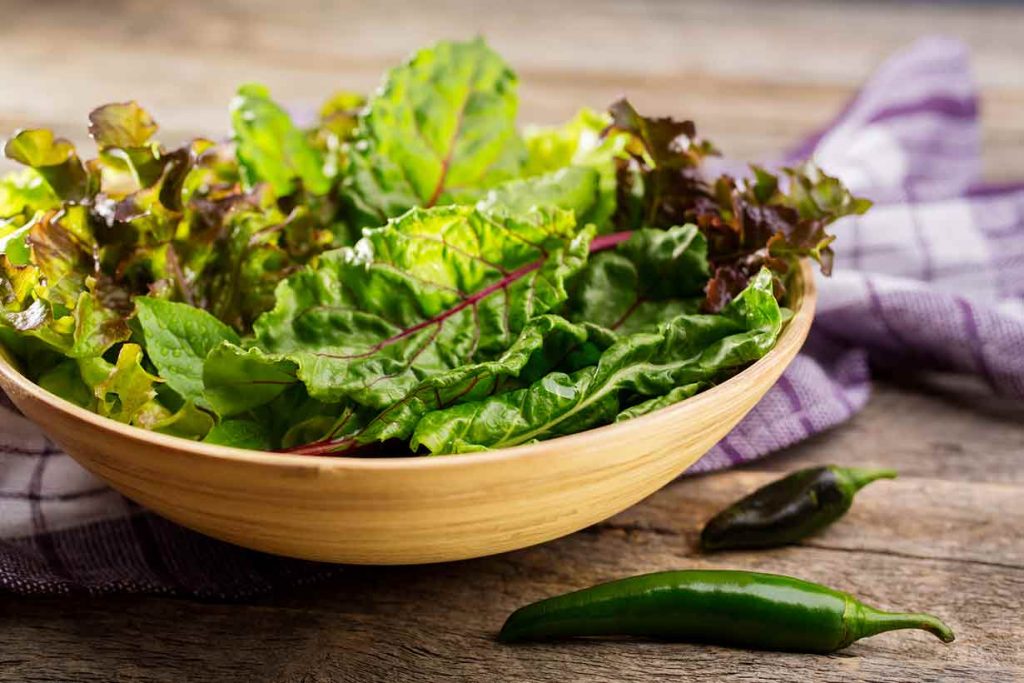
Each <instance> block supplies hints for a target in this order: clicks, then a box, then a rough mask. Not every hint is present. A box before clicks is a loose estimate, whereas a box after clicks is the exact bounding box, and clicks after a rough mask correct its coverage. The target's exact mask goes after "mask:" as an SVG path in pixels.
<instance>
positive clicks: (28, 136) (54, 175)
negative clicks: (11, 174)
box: [4, 128, 89, 201]
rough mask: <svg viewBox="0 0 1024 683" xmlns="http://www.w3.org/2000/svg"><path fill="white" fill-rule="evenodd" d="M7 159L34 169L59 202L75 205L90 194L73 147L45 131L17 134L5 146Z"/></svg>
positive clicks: (21, 131)
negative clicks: (66, 201) (60, 200)
mask: <svg viewBox="0 0 1024 683" xmlns="http://www.w3.org/2000/svg"><path fill="white" fill-rule="evenodd" d="M4 154H5V155H6V156H7V158H8V159H13V160H14V161H17V162H18V163H21V164H25V165H26V166H29V167H31V168H33V169H35V170H36V171H37V172H38V173H39V175H41V176H42V177H43V178H45V179H46V182H47V184H49V186H50V188H51V189H52V190H53V192H54V193H55V194H56V195H57V197H59V198H60V199H67V200H72V201H77V200H81V199H84V198H85V197H86V196H87V194H88V192H89V177H88V175H87V174H86V171H85V166H83V165H82V160H81V159H79V158H78V153H77V152H76V151H75V146H74V145H73V144H71V142H69V141H68V140H65V139H64V138H57V137H54V135H53V131H50V130H47V129H45V128H36V129H32V130H20V131H18V132H17V133H15V134H14V137H12V138H11V139H10V140H8V141H7V144H6V145H4Z"/></svg>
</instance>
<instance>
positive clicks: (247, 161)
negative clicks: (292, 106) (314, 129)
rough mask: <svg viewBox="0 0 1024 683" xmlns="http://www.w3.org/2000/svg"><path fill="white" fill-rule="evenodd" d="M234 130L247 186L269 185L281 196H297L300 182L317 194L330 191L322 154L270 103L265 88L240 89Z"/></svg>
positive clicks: (234, 110)
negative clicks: (297, 186)
mask: <svg viewBox="0 0 1024 683" xmlns="http://www.w3.org/2000/svg"><path fill="white" fill-rule="evenodd" d="M231 126H232V129H233V130H234V140H235V145H236V154H237V155H238V163H239V165H240V167H241V171H242V180H243V181H244V182H245V183H246V185H247V186H249V187H252V186H253V185H255V184H256V183H258V182H265V183H268V184H269V185H270V186H271V187H272V188H273V190H274V192H275V193H276V194H277V195H278V196H285V195H289V194H291V193H292V192H294V191H295V190H296V184H297V182H301V183H302V185H303V187H305V188H306V189H307V190H309V191H310V192H312V193H313V194H325V193H326V192H327V191H328V190H329V189H330V186H331V181H330V179H329V178H328V177H327V175H326V174H325V173H324V159H323V157H322V156H321V154H320V152H319V151H318V150H317V149H316V148H315V147H313V146H312V145H311V144H310V142H309V139H308V138H307V137H306V135H305V134H303V133H302V131H300V130H299V129H298V128H296V127H295V124H294V123H292V120H291V117H290V116H288V112H286V111H285V110H284V109H282V108H281V107H280V105H278V104H277V103H275V102H274V101H273V100H272V99H270V91H268V90H267V89H266V88H265V87H264V86H262V85H256V84H249V85H243V86H242V87H241V88H239V89H238V94H237V95H236V96H235V99H234V100H232V101H231Z"/></svg>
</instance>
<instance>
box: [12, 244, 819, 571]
mask: <svg viewBox="0 0 1024 683" xmlns="http://www.w3.org/2000/svg"><path fill="white" fill-rule="evenodd" d="M792 290H793V294H794V295H793V297H792V298H793V301H791V302H790V306H791V307H792V308H793V309H794V310H795V312H796V314H795V316H794V317H793V319H792V320H791V321H790V322H789V324H788V325H787V326H786V328H785V329H784V330H783V332H782V335H781V336H780V338H779V341H778V344H777V345H776V347H775V348H774V349H773V350H772V351H771V352H770V353H768V355H766V356H765V357H764V358H762V359H761V360H759V361H758V362H756V363H754V364H753V365H751V366H750V367H749V368H747V369H746V370H744V371H743V372H741V373H739V374H738V375H736V376H735V377H733V378H731V379H729V380H728V381H726V382H723V383H722V384H720V385H718V386H716V387H714V388H712V389H710V390H708V391H705V392H704V393H702V394H699V395H697V396H695V397H693V398H690V399H687V400H685V401H683V402H681V403H678V404H676V405H673V406H669V407H668V408H664V409H662V410H659V411H657V412H655V413H652V414H650V415H646V416H644V417H639V418H636V419H633V420H629V421H628V422H623V423H620V424H615V425H610V426H607V427H600V428H597V429H591V430H589V431H586V432H582V433H579V434H573V435H571V436H563V437H559V438H556V439H551V440H550V441H544V442H541V443H537V444H532V445H528V446H519V447H516V448H508V449H501V450H496V451H491V452H487V453H477V454H466V455H449V456H441V457H419V458H410V457H403V458H373V459H359V458H345V457H329V456H308V455H288V454H280V453H264V452H259V451H248V450H242V449H236V448H228V447H224V446H213V445H208V444H203V443H197V442H194V441H188V440H185V439H179V438H176V437H171V436H165V435H162V434H157V433H154V432H148V431H145V430H143V429H138V428H135V427H129V426H126V425H123V424H121V423H119V422H115V421H114V420H110V419H107V418H104V417H100V416H99V415H96V414H94V413H91V412H89V411H87V410H83V409H82V408H79V407H77V406H75V405H73V404H71V403H69V402H67V401H64V400H63V399H60V398H58V397H56V396H54V395H53V394H50V393H49V392H47V391H45V390H43V389H41V388H40V387H38V386H37V385H35V384H34V383H32V382H31V381H29V380H28V379H26V378H25V377H24V376H22V375H21V374H20V373H19V372H18V371H17V370H16V369H15V368H14V366H13V365H12V364H11V363H10V360H9V359H8V358H7V357H6V354H3V355H4V359H3V360H2V361H0V387H3V389H4V391H6V392H7V394H8V395H9V396H10V397H11V400H13V401H14V403H15V405H17V406H18V408H20V409H21V411H22V412H23V413H25V415H27V416H28V417H29V418H30V419H32V420H33V421H35V422H37V423H38V424H39V425H40V426H41V427H42V428H43V430H44V431H45V432H46V433H47V434H48V435H49V436H50V437H51V438H52V439H53V441H55V442H56V443H57V444H58V445H59V446H60V447H61V448H63V449H64V450H65V451H67V452H68V453H69V454H70V455H71V456H72V457H73V458H75V459H76V460H77V461H78V462H79V463H81V464H82V465H83V466H84V467H85V468H86V469H88V470H90V471H91V472H93V473H94V474H96V475H97V476H99V477H101V478H102V479H104V480H106V481H107V482H108V483H109V484H110V485H111V486H113V487H114V488H115V489H117V490H118V491H120V492H121V493H123V494H124V495H126V496H127V497H129V498H131V499H132V500H134V501H136V502H138V503H139V504H141V505H143V506H145V507H147V508H149V509H151V510H153V511H155V512H157V513H159V514H160V515H163V516H164V517H167V518H168V519H171V520H174V521H175V522H178V523H179V524H183V525H185V526H187V527H190V528H192V529H195V530H197V531H200V532H202V533H204V534H209V535H210V536H214V537H216V538H220V539H223V540H225V541H230V542H232V543H237V544H238V545H242V546H246V547H249V548H255V549H258V550H264V551H267V552H271V553H277V554H280V555H290V556H293V557H301V558H307V559H313V560H326V561H330V562H349V563H360V564H406V563H417V562H440V561H445V560H458V559H465V558H471V557H480V556H483V555H490V554H492V553H500V552H504V551H507V550H515V549H517V548H523V547H526V546H530V545H534V544H536V543H542V542H544V541H548V540H551V539H553V538H557V537H559V536H564V535H565V534H569V533H572V532H573V531H577V530H579V529H582V528H583V527H586V526H588V525H590V524H594V523H596V522H599V521H601V520H603V519H606V518H607V517H610V516H611V515H613V514H615V513H617V512H619V511H621V510H624V509H625V508H627V507H629V506H630V505H633V504H634V503H636V502H637V501H639V500H641V499H643V498H645V497H646V496H648V495H650V494H651V493H653V492H655V491H657V490H658V489H659V488H661V487H662V486H664V485H665V484H667V483H668V482H670V481H671V480H672V479H674V478H675V477H677V476H678V475H679V474H681V473H682V472H683V471H684V470H685V469H686V468H687V467H689V466H690V465H692V464H693V463H694V462H696V460H697V459H698V458H700V456H702V455H704V453H706V452H707V451H708V449H710V448H711V447H712V446H713V445H714V444H715V443H716V442H717V441H718V440H719V439H721V438H722V437H724V436H725V435H726V434H727V433H728V432H729V430H730V429H732V427H733V426H734V425H735V424H736V423H737V422H739V421H740V419H741V418H742V417H743V416H744V415H746V414H747V411H749V410H750V409H751V408H752V407H753V406H754V404H755V403H757V401H758V400H759V399H760V398H761V396H763V395H764V393H765V392H766V391H767V390H768V388H769V387H771V386H772V385H773V384H774V383H775V381H776V380H777V379H778V378H779V376H780V375H781V374H782V371H783V370H784V369H785V368H786V366H787V365H789V363H790V361H792V360H793V358H794V357H795V356H796V354H797V352H798V351H799V350H800V347H801V345H802V344H803V342H804V339H805V338H806V336H807V332H808V330H809V329H810V326H811V320H812V318H813V317H814V307H815V299H816V294H815V289H814V279H813V273H812V272H811V270H810V268H809V266H808V264H806V263H805V264H803V266H802V268H801V271H800V272H799V273H797V274H796V278H795V281H794V283H793V287H792Z"/></svg>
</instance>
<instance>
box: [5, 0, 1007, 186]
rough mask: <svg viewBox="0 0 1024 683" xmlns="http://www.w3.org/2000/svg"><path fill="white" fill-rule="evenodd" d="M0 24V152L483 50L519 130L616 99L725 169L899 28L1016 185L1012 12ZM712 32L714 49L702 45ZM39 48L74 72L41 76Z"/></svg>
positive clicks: (319, 16)
mask: <svg viewBox="0 0 1024 683" xmlns="http://www.w3.org/2000/svg"><path fill="white" fill-rule="evenodd" d="M0 13H2V14H4V15H6V16H10V17H13V19H12V20H11V21H9V22H6V23H4V24H3V25H0V39H2V40H3V44H4V60H3V61H2V63H0V83H3V90H2V92H3V95H4V97H3V98H2V101H0V124H3V125H2V130H0V132H2V133H3V134H7V133H9V132H10V130H12V129H13V128H15V127H19V126H38V125H47V126H51V127H54V128H56V129H57V130H58V132H60V133H61V134H64V135H69V136H72V137H73V138H74V139H76V140H78V141H81V140H82V139H83V137H84V122H85V115H86V113H87V112H88V111H89V109H90V108H91V107H93V106H95V105H96V104H98V103H102V102H106V101H112V100H123V99H127V98H135V99H138V100H139V101H140V102H142V103H144V104H145V105H146V106H148V107H150V108H151V109H152V110H153V111H154V113H155V114H156V116H157V120H158V121H159V122H161V124H162V125H163V126H164V129H165V137H166V139H167V140H169V141H170V142H176V141H178V140H180V139H181V138H184V137H187V136H191V135H196V134H204V135H213V136H217V135H221V134H222V133H223V131H225V130H226V129H227V113H226V103H227V101H228V100H229V98H230V97H231V94H232V93H233V91H234V88H235V87H236V86H237V85H238V84H239V83H242V82H245V81H247V80H251V79H254V78H255V79H259V80H262V81H264V82H266V83H267V84H268V85H269V86H270V87H271V88H272V89H273V90H274V92H275V93H276V94H277V96H278V97H280V98H281V99H283V100H285V101H288V102H292V103H294V104H295V105H296V106H299V107H303V106H308V107H313V106H315V105H316V104H317V103H318V102H319V100H320V99H321V98H322V97H323V96H324V95H325V94H326V93H328V92H330V91H331V90H333V89H335V88H339V87H344V88H350V89H356V90H369V89H371V88H373V87H374V86H375V85H376V83H377V82H378V79H379V77H380V73H381V72H382V71H383V69H385V68H387V67H388V66H391V65H393V64H395V63H396V62H397V61H399V60H400V59H401V58H403V57H404V56H405V55H406V54H407V53H408V52H409V50H410V49H411V48H413V47H415V46H418V45H421V44H424V43H426V42H428V41H430V40H434V39H436V38H439V37H444V36H448V37H451V36H463V35H471V34H474V33H483V34H486V35H487V36H488V37H489V38H490V39H491V40H492V42H493V43H494V44H495V46H496V47H497V48H498V49H499V50H501V51H502V52H503V53H504V54H506V56H507V57H508V58H509V59H510V61H511V62H512V63H513V64H514V65H515V66H516V68H517V69H518V70H519V71H520V73H521V76H522V81H523V88H522V95H523V98H522V99H523V106H522V118H523V120H524V121H537V122H554V121H558V120H561V119H564V118H565V117H567V116H569V115H571V113H572V112H573V111H575V110H576V109H577V108H578V107H579V106H581V105H583V104H587V105H590V106H594V107H602V106H605V105H606V104H607V103H608V102H609V101H611V100H612V99H613V98H615V97H617V96H618V95H620V94H622V93H624V92H626V93H629V94H630V95H631V96H632V97H633V98H634V99H635V100H636V101H637V102H638V103H640V104H642V105H643V106H644V107H646V108H648V109H650V110H651V111H662V112H665V113H673V114H676V115H686V116H691V117H693V118H695V119H696V120H697V121H698V122H699V123H700V124H701V126H702V128H703V130H704V131H706V133H707V134H708V135H709V136H712V137H714V139H716V140H717V141H718V142H719V144H720V145H721V146H722V147H723V148H724V149H725V150H726V151H727V152H729V153H730V154H732V155H735V156H737V157H757V156H761V155H765V154H769V153H772V152H774V151H777V150H778V149H779V148H780V147H782V146H783V145H786V144H789V143H791V142H792V141H793V140H794V139H796V138H797V137H798V136H800V135H802V134H804V133H806V132H807V131H808V130H809V129H811V128H814V127H816V126H818V125H821V124H822V123H824V122H825V121H826V120H827V119H828V118H829V117H830V116H831V115H832V114H833V113H834V112H835V110H836V109H837V108H838V107H839V106H840V105H841V103H842V102H843V101H844V100H845V99H846V98H847V97H848V96H849V95H850V93H851V92H852V91H853V89H854V88H855V87H856V85H857V84H858V83H860V82H861V81H862V80H863V79H864V78H865V77H866V76H867V75H868V74H869V73H870V72H871V70H872V69H873V68H874V67H875V66H877V64H878V63H879V62H880V61H881V60H882V59H884V57H885V56H887V55H888V54H889V53H891V52H892V51H894V50H896V49H898V48H900V47H901V46H903V45H905V44H906V43H907V42H908V40H909V39H910V38H911V37H912V36H908V33H907V28H908V27H913V30H914V32H915V33H916V34H919V35H924V34H928V33H932V32H940V33H945V34H949V35H959V36H961V37H963V38H964V39H965V40H966V41H967V42H968V43H969V44H970V45H971V46H972V47H973V48H974V49H975V50H976V73H977V75H978V79H979V83H980V84H981V86H982V89H983V90H982V92H983V98H982V99H983V102H982V105H983V114H982V124H983V133H984V139H985V153H986V161H987V163H988V166H987V168H988V170H989V173H990V174H991V175H992V176H993V177H1000V178H1009V177H1013V176H1014V175H1016V174H1018V173H1019V171H1018V169H1019V164H1017V163H1016V160H1017V159H1019V158H1020V151H1021V149H1022V147H1024V117H1021V116H1020V112H1021V111H1022V108H1024V91H1022V89H1024V72H1022V70H1021V69H1020V68H1019V63H1018V60H1017V55H1016V54H1015V45H1016V44H1017V43H1018V42H1019V40H1018V38H1019V28H1018V27H1019V26H1020V25H1022V23H1024V10H1021V9H1017V8H1012V7H997V8H987V9H986V11H984V12H979V11H977V10H975V9H972V8H967V7H957V6H944V7H939V8H926V7H922V6H918V5H907V6H898V7H892V6H889V5H874V4H862V3H857V4H856V5H855V6H848V5H836V4H828V5H820V4H818V3H808V2H789V3H784V5H779V4H778V3H772V5H771V6H770V7H768V6H766V5H764V4H763V3H756V2H749V1H748V2H736V1H734V2H732V3H729V6H728V7H721V6H719V5H717V4H716V3H711V2H698V3H686V4H685V5H677V4H675V3H658V2H647V3H636V4H630V3H627V4H618V3H606V2H602V3H601V5H600V11H596V10H595V8H593V7H587V8H586V9H585V10H583V9H581V8H580V7H579V6H578V5H576V4H575V3H567V4H564V5H563V4H560V3H556V4H555V5H554V6H552V5H551V3H546V2H541V0H530V2H528V3H526V4H521V3H514V4H510V3H503V2H498V1H497V0H490V1H489V2H486V3H479V4H477V3H474V4H473V5H472V6H471V7H469V8H467V7H466V6H464V5H463V4H462V3H459V2H448V3H441V4H440V5H435V4H433V3H431V4H430V5H429V6H428V5H422V6H421V5H415V4H413V5H408V4H407V3H398V4H393V5H392V4H385V5H383V6H382V5H380V4H377V3H327V4H323V3H321V4H318V5H316V6H315V9H313V10H310V11H301V10H294V11H292V10H282V9H281V6H280V5H279V4H277V3H266V2H259V3H242V2H227V3H208V2H199V1H198V0H191V1H189V2H179V3H159V4H153V3H148V2H139V1H137V0H136V1H132V2H117V3H112V2H96V3H37V2H31V1H30V0H23V1H16V0H8V1H7V2H4V3H3V4H2V5H0ZM396 16H398V17H401V19H402V21H401V22H400V24H399V25H398V26H396V24H395V19H394V18H395V17H396ZM726 18H727V19H728V30H727V31H726V34H727V35H728V39H722V36H721V35H720V34H718V33H717V32H716V31H710V30H708V27H709V26H717V25H722V22H723V21H724V20H725V19H726ZM853 23H855V24H856V25H857V26H858V29H857V30H856V31H851V30H850V26H851V25H852V24H853ZM566 26H572V30H571V31H566V28H565V27H566ZM723 30H724V29H723ZM567 33H568V35H567ZM865 35H870V36H871V40H864V38H863V37H864V36H865ZM40 36H45V39H40ZM523 36H529V37H530V40H523ZM635 44H640V45H642V49H630V46H631V45H635ZM56 45H59V46H61V49H62V50H64V51H65V52H66V53H73V54H74V59H52V58H48V57H49V56H50V55H51V54H52V51H53V47H54V46H56ZM538 45H542V46H544V47H543V49H537V46H538ZM738 45H742V46H743V49H737V46H738ZM126 55H130V58H126ZM172 64H173V68H171V67H170V65H172ZM751 112H756V116H752V115H751ZM9 167H10V166H9V165H8V164H6V163H5V165H4V166H3V168H9Z"/></svg>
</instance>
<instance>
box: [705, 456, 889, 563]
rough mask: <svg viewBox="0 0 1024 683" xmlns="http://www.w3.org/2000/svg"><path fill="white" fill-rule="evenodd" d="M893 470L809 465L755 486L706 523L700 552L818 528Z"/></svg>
mask: <svg viewBox="0 0 1024 683" xmlns="http://www.w3.org/2000/svg"><path fill="white" fill-rule="evenodd" d="M895 476H896V471H895V470H865V469H859V468H855V467H836V466H835V465H828V466H826V467H812V468H810V469H806V470H800V471H798V472H794V473H793V474H790V475H788V476H786V477H783V478H782V479H779V480H778V481H774V482H772V483H771V484H768V485H767V486H764V487H762V488H759V489H758V490H756V491H754V492H753V493H751V494H750V495H749V496H747V497H746V498H743V499H742V500H739V501H737V502H736V503H733V504H732V505H731V506H729V507H728V508H726V509H725V510H722V511H721V512H719V513H718V514H717V515H715V517H714V518H713V519H712V520H711V521H710V522H708V523H707V524H706V525H705V526H704V531H702V532H701V535H700V545H701V548H703V549H704V550H724V549H728V548H769V547H772V546H777V545H785V544H786V543H794V542H796V541H798V540H800V539H801V538H804V537H805V536H809V535H811V534H813V533H815V532H817V531H821V530H822V529H824V528H825V527H827V526H828V525H829V524H831V523H832V522H834V521H836V520H837V519H839V518H840V517H842V516H843V515H844V514H846V511H847V510H849V509H850V505H851V504H853V496H854V494H856V493H857V491H859V490H860V489H862V488H863V487H864V486H866V485H868V484H869V483H871V482H873V481H875V480H876V479H892V478H894V477H895Z"/></svg>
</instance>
